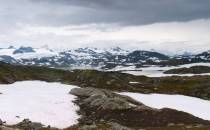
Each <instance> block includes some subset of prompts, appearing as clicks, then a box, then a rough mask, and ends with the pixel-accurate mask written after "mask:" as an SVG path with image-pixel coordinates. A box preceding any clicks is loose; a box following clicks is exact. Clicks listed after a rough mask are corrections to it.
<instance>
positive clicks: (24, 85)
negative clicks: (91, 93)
mask: <svg viewBox="0 0 210 130" xmlns="http://www.w3.org/2000/svg"><path fill="white" fill-rule="evenodd" d="M75 87H76V86H72V85H64V84H60V83H47V82H42V81H23V82H16V83H14V84H10V85H2V84H1V85H0V92H1V93H2V94H0V102H1V103H0V117H1V119H2V120H3V121H6V122H7V124H9V125H12V124H17V123H18V122H21V121H22V120H23V119H30V120H31V121H34V122H41V123H42V124H44V125H46V126H48V125H50V126H52V127H57V128H66V127H69V126H70V125H74V124H76V123H78V122H77V119H78V118H79V117H80V116H79V115H78V114H77V112H76V111H77V110H78V109H79V108H78V107H77V106H76V105H75V104H74V103H73V101H74V100H75V98H76V97H75V96H73V95H71V94H69V91H70V90H71V89H72V88H75ZM14 108H15V109H14Z"/></svg>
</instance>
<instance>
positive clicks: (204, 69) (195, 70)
mask: <svg viewBox="0 0 210 130" xmlns="http://www.w3.org/2000/svg"><path fill="white" fill-rule="evenodd" d="M164 73H165V74H205V73H210V67H208V66H192V67H190V68H179V69H171V70H168V71H165V72H164Z"/></svg>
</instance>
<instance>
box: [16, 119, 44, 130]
mask: <svg viewBox="0 0 210 130" xmlns="http://www.w3.org/2000/svg"><path fill="white" fill-rule="evenodd" d="M15 127H17V128H20V129H24V130H42V129H43V125H42V124H41V123H38V122H32V121H30V120H29V119H24V120H23V121H22V122H20V123H18V124H17V125H15Z"/></svg>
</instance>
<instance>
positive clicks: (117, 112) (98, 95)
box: [0, 88, 210, 130]
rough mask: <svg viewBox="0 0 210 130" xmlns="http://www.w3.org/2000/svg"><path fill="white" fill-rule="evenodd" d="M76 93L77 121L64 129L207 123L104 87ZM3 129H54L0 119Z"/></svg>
mask: <svg viewBox="0 0 210 130" xmlns="http://www.w3.org/2000/svg"><path fill="white" fill-rule="evenodd" d="M70 93H71V94H73V95H75V96H77V97H78V98H77V100H76V101H75V103H76V104H77V105H79V106H80V110H79V111H78V113H79V114H80V115H82V116H81V118H80V119H79V124H78V125H75V126H72V127H69V128H66V130H139V129H144V130H150V129H154V128H158V129H160V128H164V129H168V130H170V128H172V127H173V128H177V129H179V128H186V129H189V130H191V129H196V130H197V129H198V130H199V129H202V128H207V127H208V125H210V122H209V121H205V120H202V119H199V118H197V117H194V116H192V115H190V114H187V113H184V112H181V111H176V110H172V109H168V108H165V109H160V110H159V109H154V108H150V107H148V106H145V105H144V104H142V103H140V102H138V101H135V100H134V99H132V98H130V97H127V96H122V95H119V94H116V93H113V92H111V91H109V90H105V89H96V88H75V89H72V90H71V91H70ZM0 123H1V124H0V125H1V128H2V129H4V130H9V129H17V130H57V129H56V128H52V127H50V126H47V127H44V125H42V124H41V123H37V122H31V121H30V120H28V119H25V120H23V121H22V122H20V123H18V124H17V125H13V126H8V125H6V124H5V123H3V122H2V121H1V122H0Z"/></svg>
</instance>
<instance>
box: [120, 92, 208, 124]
mask: <svg viewBox="0 0 210 130" xmlns="http://www.w3.org/2000/svg"><path fill="white" fill-rule="evenodd" d="M119 94H121V95H126V96H129V97H131V98H133V99H135V100H137V101H139V102H142V103H143V104H145V105H147V106H149V107H152V108H157V109H162V108H171V109H175V110H178V111H183V112H186V113H189V114H191V115H194V116H196V117H199V118H201V119H204V120H210V101H208V100H203V99H199V98H195V97H189V96H183V95H167V94H140V93H130V92H124V93H119Z"/></svg>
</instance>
